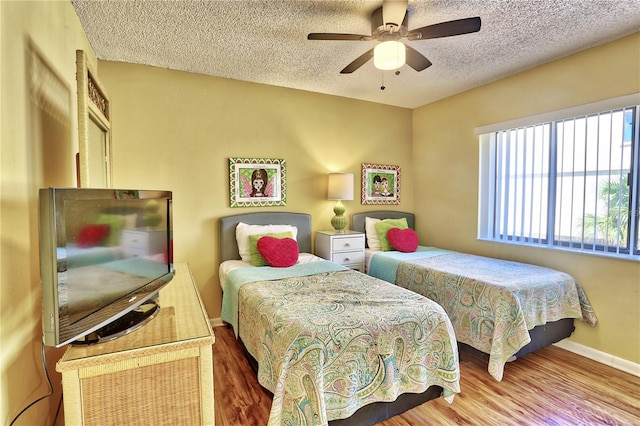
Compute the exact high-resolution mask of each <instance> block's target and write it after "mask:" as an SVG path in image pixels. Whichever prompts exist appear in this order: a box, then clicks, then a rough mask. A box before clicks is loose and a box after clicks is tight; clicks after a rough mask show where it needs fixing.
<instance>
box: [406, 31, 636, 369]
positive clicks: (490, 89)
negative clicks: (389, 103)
mask: <svg viewBox="0 0 640 426" xmlns="http://www.w3.org/2000/svg"><path fill="white" fill-rule="evenodd" d="M639 46H640V34H639V33H636V34H634V35H631V36H629V37H626V38H623V39H620V40H618V41H615V42H613V43H609V44H606V45H603V46H600V47H596V48H593V49H589V50H587V51H584V52H581V53H578V54H575V55H572V56H570V57H567V58H565V59H562V60H559V61H555V62H552V63H549V64H546V65H542V66H539V67H537V68H534V69H532V70H529V71H526V72H523V73H520V74H517V75H515V76H512V77H509V78H505V79H502V80H499V81H496V82H494V83H492V84H488V85H485V86H483V87H479V88H477V89H474V90H470V91H468V92H465V93H462V94H460V95H457V96H453V97H450V98H447V99H444V100H442V101H439V102H435V103H432V104H429V105H426V106H423V107H421V108H417V109H415V110H414V112H413V150H414V151H413V154H414V156H413V158H414V164H413V168H414V170H415V171H416V172H418V171H419V172H420V174H421V176H423V178H422V179H421V181H422V182H426V184H425V185H424V186H418V185H416V188H415V194H414V206H415V213H416V222H417V228H418V232H419V234H420V240H421V241H422V242H426V243H427V244H429V245H435V246H440V247H446V248H451V249H455V250H460V251H467V252H472V253H478V254H483V255H487V256H494V257H499V258H505V259H511V260H517V261H524V262H529V263H534V264H538V265H543V266H550V267H553V268H556V269H559V270H562V271H565V272H568V273H570V274H572V275H573V276H575V277H576V278H577V279H578V281H579V282H580V283H581V284H582V285H583V287H584V288H585V291H586V293H587V295H588V297H589V299H590V301H591V303H592V305H593V308H594V310H595V312H596V315H597V316H598V319H599V322H598V324H597V325H596V326H595V327H594V328H592V327H589V326H587V325H584V324H583V323H579V322H578V323H577V326H576V333H575V334H574V336H573V337H572V340H574V341H575V342H576V343H579V344H582V345H586V346H588V347H591V348H593V349H596V350H599V351H602V352H605V353H608V354H611V355H615V356H617V357H620V358H623V359H625V360H629V361H632V362H635V363H640V263H638V262H631V261H623V260H615V259H610V258H604V257H598V256H594V255H585V254H575V253H568V252H564V251H559V250H549V249H542V248H527V247H519V246H515V245H508V244H499V243H490V242H483V241H479V240H477V239H476V235H477V212H478V207H477V204H478V162H479V159H478V150H479V147H478V145H479V143H478V137H477V136H475V135H474V129H475V128H476V127H478V126H483V125H487V124H492V123H498V122H502V121H506V120H511V119H516V118H521V117H526V116H530V115H535V114H539V113H543V112H548V111H553V110H558V109H563V108H568V107H572V106H576V105H581V104H586V103H590V102H595V101H599V100H602V99H608V98H613V97H616V96H622V95H626V94H630V93H635V92H640V47H639Z"/></svg>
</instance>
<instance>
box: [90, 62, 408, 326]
mask: <svg viewBox="0 0 640 426" xmlns="http://www.w3.org/2000/svg"><path fill="white" fill-rule="evenodd" d="M98 75H99V77H100V80H101V81H102V83H103V84H104V85H105V87H106V88H107V91H108V93H109V96H110V98H111V106H112V117H113V120H112V126H113V138H112V143H113V184H114V186H115V187H125V188H127V187H132V186H133V187H143V188H149V189H168V190H171V191H173V197H174V203H173V206H174V207H173V213H174V250H175V258H174V261H176V262H189V264H190V265H191V268H192V272H193V274H194V278H195V281H196V283H197V285H198V287H199V289H200V292H201V295H202V298H203V300H204V304H205V306H206V308H207V311H208V313H209V316H210V318H218V317H220V307H221V291H220V285H219V280H218V267H217V265H218V263H219V258H218V253H217V247H218V218H219V217H221V216H225V215H231V214H238V213H246V212H249V211H268V210H277V211H292V212H305V213H310V214H311V215H312V224H313V228H314V230H323V229H330V228H331V225H330V223H329V222H330V220H331V217H332V216H333V206H334V202H333V201H327V200H326V195H327V193H326V191H327V174H328V173H329V172H334V171H345V172H352V173H354V175H355V184H356V191H355V198H356V199H355V200H353V201H345V202H344V205H345V208H346V210H347V213H346V214H347V216H349V215H350V214H351V213H354V212H360V211H364V210H367V209H372V207H370V206H367V208H365V207H364V206H362V205H361V204H360V198H359V190H358V189H359V188H360V170H361V164H362V163H363V162H366V163H379V164H393V165H398V166H400V167H401V173H402V174H403V175H404V176H406V177H408V178H407V179H404V180H402V187H401V204H400V205H399V206H392V208H393V209H396V210H400V209H403V210H409V211H410V210H412V209H413V196H412V195H413V182H412V180H411V179H410V177H411V176H412V171H411V110H408V109H403V108H397V107H389V106H383V105H379V104H374V103H369V102H362V101H355V100H350V99H346V98H340V97H335V96H327V95H319V94H316V93H310V92H303V91H298V90H291V89H285V88H279V87H273V86H266V85H259V84H252V83H246V82H239V81H234V80H228V79H221V78H213V77H208V76H203V75H198V74H190V73H184V72H177V71H170V70H166V69H160V68H154V67H149V66H140V65H132V64H124V63H118V62H107V61H99V64H98ZM375 89H376V88H372V90H375ZM229 157H251V158H281V159H284V160H285V161H286V169H287V171H286V173H287V205H286V206H285V207H270V208H267V207H263V208H230V207H229V171H228V170H229Z"/></svg>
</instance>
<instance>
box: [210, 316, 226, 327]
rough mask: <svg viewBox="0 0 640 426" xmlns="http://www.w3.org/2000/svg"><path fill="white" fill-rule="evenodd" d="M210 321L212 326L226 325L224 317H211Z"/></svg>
mask: <svg viewBox="0 0 640 426" xmlns="http://www.w3.org/2000/svg"><path fill="white" fill-rule="evenodd" d="M209 323H210V324H211V327H221V326H223V325H224V323H223V322H222V318H211V319H209Z"/></svg>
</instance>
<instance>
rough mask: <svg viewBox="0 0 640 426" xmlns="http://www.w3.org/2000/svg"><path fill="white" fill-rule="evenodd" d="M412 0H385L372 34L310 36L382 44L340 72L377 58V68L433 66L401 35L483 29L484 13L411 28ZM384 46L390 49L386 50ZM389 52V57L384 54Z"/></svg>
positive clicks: (420, 37)
mask: <svg viewBox="0 0 640 426" xmlns="http://www.w3.org/2000/svg"><path fill="white" fill-rule="evenodd" d="M407 6H408V0H384V1H383V2H382V7H380V8H378V9H376V10H374V11H373V13H372V14H371V35H360V34H342V33H310V34H309V35H307V39H308V40H344V41H370V40H378V41H380V43H379V44H377V45H376V47H375V48H373V49H370V50H368V51H366V52H365V53H363V54H362V55H360V56H359V57H358V58H356V59H355V60H354V61H353V62H351V63H350V64H349V65H347V66H346V67H345V68H344V69H343V70H342V71H340V74H350V73H352V72H354V71H356V70H357V69H358V68H360V67H361V66H363V65H364V64H365V63H367V62H368V61H369V60H370V59H371V58H374V64H375V66H376V68H380V69H397V68H400V67H401V66H402V65H404V63H406V64H407V65H409V66H410V67H411V68H413V69H414V70H416V71H422V70H424V69H426V68H428V67H430V66H431V65H432V64H431V61H429V60H428V59H427V58H426V57H425V56H424V55H422V53H420V52H418V51H417V50H415V49H413V48H412V47H410V46H407V45H406V44H404V43H401V42H400V40H401V39H407V40H409V41H414V40H426V39H431V38H440V37H450V36H456V35H460V34H468V33H474V32H477V31H480V26H481V21H480V17H477V16H476V17H474V18H465V19H456V20H453V21H447V22H441V23H439V24H433V25H427V26H425V27H422V28H416V29H413V30H409V29H408V25H409V14H408V13H407ZM384 48H387V49H390V51H387V52H389V53H386V54H385V53H384V52H383V50H384ZM385 55H387V59H388V60H385V58H384V56H385Z"/></svg>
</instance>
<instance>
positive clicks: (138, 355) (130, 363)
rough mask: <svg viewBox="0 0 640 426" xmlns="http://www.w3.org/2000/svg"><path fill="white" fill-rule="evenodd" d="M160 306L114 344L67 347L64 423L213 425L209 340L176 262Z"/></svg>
mask: <svg viewBox="0 0 640 426" xmlns="http://www.w3.org/2000/svg"><path fill="white" fill-rule="evenodd" d="M174 267H175V275H174V277H173V279H172V280H171V281H170V282H169V283H168V284H167V285H166V286H165V287H164V288H163V289H162V290H160V292H159V296H158V304H159V305H160V306H162V309H160V311H159V312H158V313H157V315H156V317H155V318H154V319H153V320H152V321H149V322H148V323H147V324H146V325H145V326H144V327H141V328H139V329H138V330H136V331H133V332H130V333H129V334H127V335H124V336H121V337H119V338H117V339H115V340H111V341H108V342H104V343H102V342H101V343H97V344H93V345H78V346H75V345H69V346H68V347H67V350H66V352H65V354H64V355H63V356H62V358H61V359H60V361H58V363H57V364H56V370H58V371H59V372H61V373H62V391H63V393H64V423H65V424H66V425H74V426H76V425H82V426H90V425H96V426H110V425H111V426H122V425H142V424H148V425H161V424H166V425H189V426H195V425H212V424H213V423H214V419H215V415H214V401H213V350H212V345H213V343H214V339H215V338H214V335H213V331H212V329H211V325H210V324H209V319H208V315H207V313H206V311H205V309H204V305H203V304H202V300H201V299H200V295H199V294H198V290H197V289H196V286H195V284H194V282H193V278H192V276H191V271H190V270H189V266H188V265H187V264H185V263H181V264H175V265H174Z"/></svg>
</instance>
